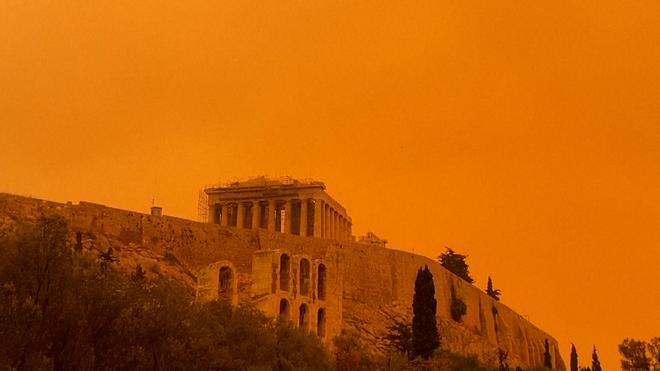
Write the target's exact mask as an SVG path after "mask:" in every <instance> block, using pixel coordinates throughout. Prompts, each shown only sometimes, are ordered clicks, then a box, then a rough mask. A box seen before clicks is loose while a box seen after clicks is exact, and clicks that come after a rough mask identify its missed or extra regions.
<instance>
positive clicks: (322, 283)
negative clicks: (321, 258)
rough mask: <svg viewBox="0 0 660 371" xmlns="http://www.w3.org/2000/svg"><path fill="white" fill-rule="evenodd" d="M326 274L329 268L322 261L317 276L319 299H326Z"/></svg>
mask: <svg viewBox="0 0 660 371" xmlns="http://www.w3.org/2000/svg"><path fill="white" fill-rule="evenodd" d="M326 276H327V270H326V268H325V264H323V263H321V264H319V267H318V276H317V278H316V285H317V288H316V290H317V296H318V298H319V300H325V294H326V292H325V290H326Z"/></svg>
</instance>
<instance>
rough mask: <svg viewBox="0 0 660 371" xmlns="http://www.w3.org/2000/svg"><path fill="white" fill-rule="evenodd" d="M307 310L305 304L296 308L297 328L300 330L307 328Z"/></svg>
mask: <svg viewBox="0 0 660 371" xmlns="http://www.w3.org/2000/svg"><path fill="white" fill-rule="evenodd" d="M308 312H309V309H308V308H307V304H300V308H298V326H299V327H300V328H304V329H307V327H308V326H309V313H308Z"/></svg>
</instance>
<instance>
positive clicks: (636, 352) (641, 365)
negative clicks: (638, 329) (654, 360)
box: [619, 339, 651, 371]
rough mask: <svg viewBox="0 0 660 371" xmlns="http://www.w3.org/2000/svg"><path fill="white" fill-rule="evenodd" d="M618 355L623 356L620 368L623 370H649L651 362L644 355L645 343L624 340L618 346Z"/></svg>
mask: <svg viewBox="0 0 660 371" xmlns="http://www.w3.org/2000/svg"><path fill="white" fill-rule="evenodd" d="M619 353H621V355H622V356H623V359H622V360H621V368H622V369H624V370H642V371H646V370H649V369H650V368H651V361H650V359H649V357H648V356H647V354H646V342H645V341H643V340H635V339H624V340H623V342H622V343H621V344H619Z"/></svg>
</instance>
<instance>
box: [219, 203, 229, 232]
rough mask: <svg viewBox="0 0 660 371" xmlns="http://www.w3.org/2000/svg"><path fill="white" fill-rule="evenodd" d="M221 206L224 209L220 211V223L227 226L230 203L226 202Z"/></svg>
mask: <svg viewBox="0 0 660 371" xmlns="http://www.w3.org/2000/svg"><path fill="white" fill-rule="evenodd" d="M220 207H222V211H221V212H220V215H221V216H220V225H221V226H223V227H226V226H227V223H228V222H229V204H228V203H224V204H222V205H221V206H220Z"/></svg>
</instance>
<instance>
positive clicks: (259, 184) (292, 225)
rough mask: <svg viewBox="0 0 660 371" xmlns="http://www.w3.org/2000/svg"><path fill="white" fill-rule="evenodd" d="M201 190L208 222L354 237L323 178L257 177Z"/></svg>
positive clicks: (322, 235)
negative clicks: (203, 193) (328, 191)
mask: <svg viewBox="0 0 660 371" xmlns="http://www.w3.org/2000/svg"><path fill="white" fill-rule="evenodd" d="M204 192H205V193H206V195H207V196H208V207H209V212H208V215H209V217H208V219H209V220H208V221H209V223H215V224H220V225H223V226H229V227H236V228H251V229H257V228H263V229H268V230H269V231H276V232H282V233H287V234H293V235H299V236H313V237H318V238H326V239H333V240H339V241H353V240H354V237H353V234H352V220H351V218H350V217H349V216H348V214H347V213H346V209H345V208H344V207H343V206H341V205H340V204H339V202H337V201H336V200H334V199H333V198H332V197H330V195H329V194H328V193H327V192H326V191H325V184H324V183H323V182H319V181H314V180H297V179H293V178H289V177H285V178H280V179H269V178H266V177H258V178H253V179H249V180H246V181H241V182H233V183H229V184H227V185H224V186H211V187H206V188H205V189H204Z"/></svg>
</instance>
